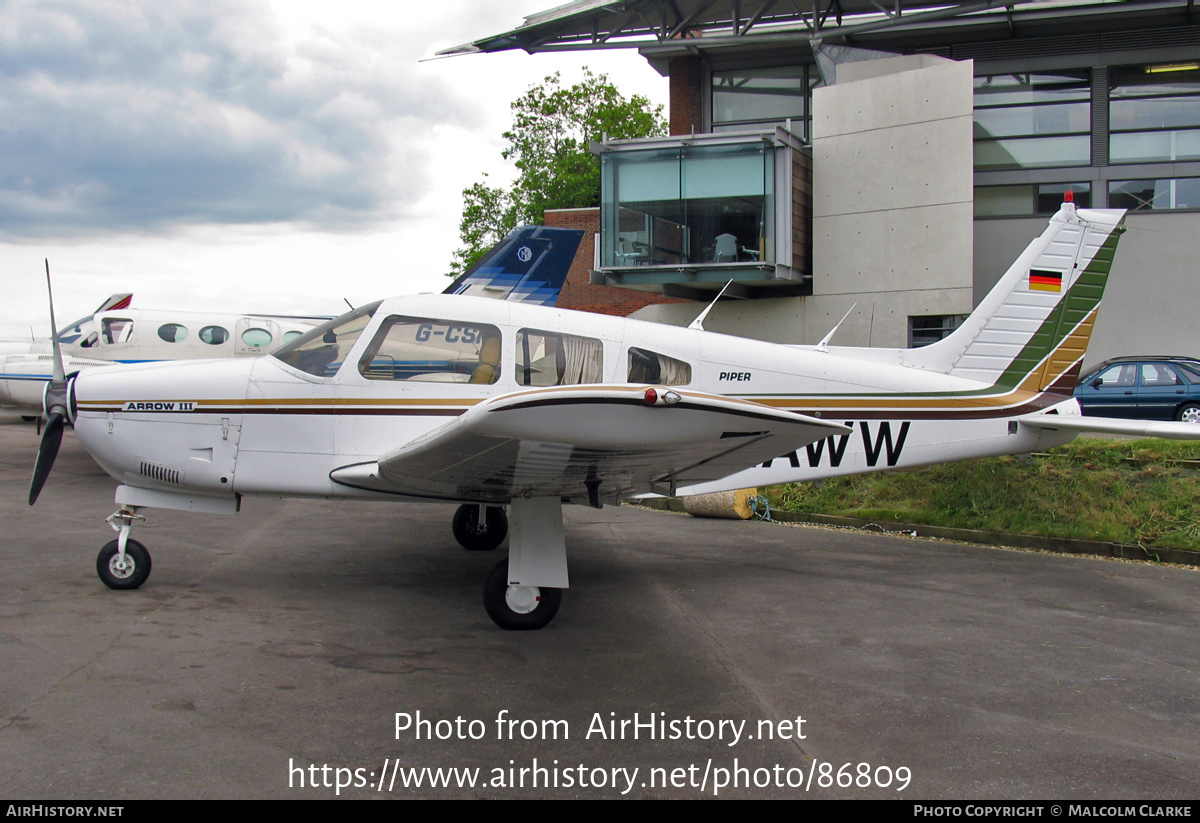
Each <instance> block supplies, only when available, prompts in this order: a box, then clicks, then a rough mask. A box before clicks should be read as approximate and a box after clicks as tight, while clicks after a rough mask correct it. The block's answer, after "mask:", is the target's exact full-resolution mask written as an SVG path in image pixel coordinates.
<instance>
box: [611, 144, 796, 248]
mask: <svg viewBox="0 0 1200 823" xmlns="http://www.w3.org/2000/svg"><path fill="white" fill-rule="evenodd" d="M774 159H775V151H774V150H773V149H767V148H765V147H763V146H762V145H761V143H760V142H758V141H754V142H753V143H751V144H750V145H747V144H746V143H739V144H737V145H732V146H693V147H680V148H677V149H671V150H669V151H658V152H613V153H609V154H606V155H605V156H604V157H603V159H602V173H603V179H604V180H606V181H615V183H613V184H611V188H612V189H615V190H616V191H615V196H614V195H612V194H610V193H609V190H608V189H605V191H604V192H603V193H602V214H601V221H602V225H601V237H602V244H603V245H602V248H601V265H602V266H616V267H627V266H652V265H678V264H680V263H716V262H755V261H761V260H764V259H767V258H768V255H769V254H770V253H771V248H772V245H771V237H770V232H771V229H772V227H773V195H774V191H773V189H774ZM647 169H651V170H652V171H651V172H650V173H648V174H643V172H644V171H645V170H647ZM668 180H670V181H671V182H670V183H668V182H666V181H668ZM722 235H729V236H730V237H732V238H733V244H734V246H735V247H736V251H735V252H734V253H733V254H732V255H727V256H726V259H722V260H718V259H717V257H716V253H717V251H716V240H717V238H718V237H719V236H722Z"/></svg>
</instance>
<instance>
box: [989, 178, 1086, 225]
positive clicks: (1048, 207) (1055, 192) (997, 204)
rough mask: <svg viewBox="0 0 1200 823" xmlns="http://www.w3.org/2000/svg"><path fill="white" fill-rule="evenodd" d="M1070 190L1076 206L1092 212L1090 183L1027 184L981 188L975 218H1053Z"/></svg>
mask: <svg viewBox="0 0 1200 823" xmlns="http://www.w3.org/2000/svg"><path fill="white" fill-rule="evenodd" d="M1067 189H1070V190H1071V191H1072V192H1073V193H1074V199H1075V205H1076V206H1078V207H1079V208H1081V209H1087V208H1091V205H1092V185H1091V183H1027V184H1022V185H1018V186H979V187H977V188H976V189H975V216H976V217H1020V216H1023V215H1033V214H1054V213H1055V212H1056V211H1058V208H1059V206H1061V205H1062V202H1063V194H1064V193H1065V192H1066V191H1067Z"/></svg>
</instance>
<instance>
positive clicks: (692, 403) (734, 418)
mask: <svg viewBox="0 0 1200 823" xmlns="http://www.w3.org/2000/svg"><path fill="white" fill-rule="evenodd" d="M650 393H653V397H648V395H649V394H650ZM848 431H849V429H848V428H847V427H846V426H843V425H842V424H840V423H833V422H829V421H825V420H819V419H817V418H812V417H806V416H803V415H799V414H795V413H792V412H787V411H781V410H778V409H773V408H771V407H768V406H763V405H761V404H758V403H752V402H749V401H744V400H735V399H730V398H726V397H720V396H718V395H711V394H704V393H701V392H696V391H689V390H682V389H669V388H664V387H647V386H628V385H589V386H569V387H568V386H560V387H554V388H548V389H536V390H532V391H518V392H513V393H511V394H506V395H502V396H500V397H496V398H493V399H491V400H487V401H484V402H482V403H480V404H478V405H476V406H474V407H473V408H472V409H471V410H470V411H468V412H467V413H466V414H463V415H462V416H461V417H457V418H455V419H454V420H452V421H450V422H449V423H446V424H445V425H443V426H441V427H440V428H438V429H435V430H434V431H432V432H430V433H429V434H427V435H425V436H424V437H421V438H418V439H417V440H415V441H413V442H412V443H409V444H407V445H405V446H402V447H400V448H398V449H395V450H394V451H391V452H388V453H387V454H384V455H383V456H382V457H380V458H379V459H378V460H377V461H373V462H370V463H360V464H355V465H352V466H345V467H343V468H340V469H337V470H335V471H334V472H333V473H332V474H331V475H330V476H331V478H332V479H333V480H334V481H336V482H338V483H342V484H344V485H348V486H354V487H357V488H364V489H371V490H374V491H382V492H391V493H393V494H405V495H412V496H418V497H435V498H439V499H444V500H475V501H485V502H490V503H505V502H508V501H509V500H511V499H512V498H513V497H518V496H532V497H546V496H558V497H563V498H567V499H574V500H578V501H579V502H584V501H589V502H591V503H592V504H593V505H595V504H597V502H598V501H599V500H602V499H603V500H614V499H616V497H618V496H627V495H629V494H637V493H647V492H659V493H670V492H671V491H673V490H674V488H675V487H676V486H677V485H688V484H694V483H702V482H705V481H708V480H716V479H719V478H721V477H725V476H726V475H729V474H732V473H734V472H736V471H740V470H742V469H746V468H749V467H751V466H755V465H757V464H759V463H761V462H762V461H764V460H769V459H771V458H773V457H777V456H778V455H780V454H784V453H785V452H788V451H790V450H794V449H798V448H803V447H804V446H806V445H808V444H809V443H814V442H816V441H817V440H820V439H822V438H824V437H828V436H830V435H836V434H844V433H846V432H848Z"/></svg>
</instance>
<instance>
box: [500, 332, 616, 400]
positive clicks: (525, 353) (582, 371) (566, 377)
mask: <svg viewBox="0 0 1200 823" xmlns="http://www.w3.org/2000/svg"><path fill="white" fill-rule="evenodd" d="M603 375H604V344H603V343H601V342H600V341H599V340H595V339H593V338H591V337H578V336H577V335H574V334H558V333H555V332H548V331H535V330H533V329H521V330H520V331H519V332H517V382H518V383H519V384H520V385H522V386H569V385H578V384H580V383H600V382H601V381H602V380H603Z"/></svg>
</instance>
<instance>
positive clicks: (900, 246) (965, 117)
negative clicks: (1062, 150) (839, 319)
mask: <svg viewBox="0 0 1200 823" xmlns="http://www.w3.org/2000/svg"><path fill="white" fill-rule="evenodd" d="M888 72H894V73H888ZM972 80H973V67H972V64H971V63H970V62H969V61H968V62H963V63H955V62H953V61H950V60H944V59H941V58H937V57H932V56H928V55H916V56H911V57H897V58H891V59H887V60H871V61H866V62H861V63H848V64H845V65H841V66H839V67H838V83H837V85H835V86H832V87H827V88H819V89H816V90H814V92H813V138H814V139H813V232H814V235H815V237H814V244H813V271H814V277H815V279H814V281H813V294H814V296H820V297H828V298H829V300H831V301H832V300H834V299H835V298H838V299H840V302H841V303H842V304H844V305H846V306H847V307H848V306H849V305H850V304H852V303H854V302H855V301H858V302H859V309H862V308H863V306H864V303H866V304H870V305H873V306H874V307H875V323H874V328H873V329H871V328H868V327H867V326H865V325H864V323H866V322H868V321H869V318H870V314H869V312H858V311H856V313H855V315H854V316H851V318H849V319H848V320H847V321H846V325H845V326H844V327H843V330H844V333H846V334H847V336H849V335H851V334H852V335H854V336H855V337H857V338H858V339H860V340H861V339H863V334H864V332H866V333H868V334H869V336H870V337H871V339H872V344H873V345H877V346H878V345H884V346H905V345H907V343H908V316H909V315H922V314H966V313H968V312H970V310H971V306H972V302H971V299H972V288H971V265H972V255H971V249H972V242H971V229H972V221H973V215H972V209H973V202H974V194H973V177H972V175H973V171H974V169H973V159H972V153H971V148H972V146H971V130H972V104H973V101H972V88H973V82H972ZM881 307H882V308H886V312H885V314H884V317H883V319H882V321H881V318H880V308H881Z"/></svg>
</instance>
